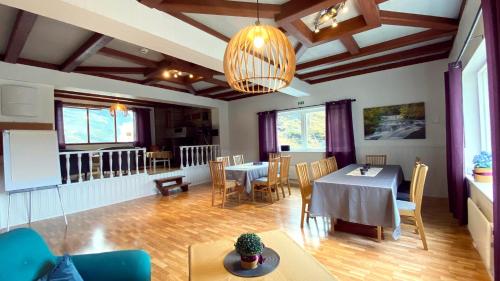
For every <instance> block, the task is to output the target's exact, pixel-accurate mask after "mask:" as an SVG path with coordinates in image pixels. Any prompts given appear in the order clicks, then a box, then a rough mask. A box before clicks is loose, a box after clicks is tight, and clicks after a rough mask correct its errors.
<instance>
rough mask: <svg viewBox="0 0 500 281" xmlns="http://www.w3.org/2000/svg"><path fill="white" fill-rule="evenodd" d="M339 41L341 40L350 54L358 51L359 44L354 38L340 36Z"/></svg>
mask: <svg viewBox="0 0 500 281" xmlns="http://www.w3.org/2000/svg"><path fill="white" fill-rule="evenodd" d="M340 42H342V44H343V45H344V47H345V48H346V49H347V51H349V53H351V54H352V55H355V54H358V53H359V45H358V43H357V42H356V40H354V37H352V36H342V37H340Z"/></svg>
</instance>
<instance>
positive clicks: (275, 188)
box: [271, 183, 280, 201]
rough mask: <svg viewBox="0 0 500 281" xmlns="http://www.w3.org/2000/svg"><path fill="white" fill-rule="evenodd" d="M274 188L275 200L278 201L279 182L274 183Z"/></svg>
mask: <svg viewBox="0 0 500 281" xmlns="http://www.w3.org/2000/svg"><path fill="white" fill-rule="evenodd" d="M274 190H275V191H276V198H278V199H276V201H280V191H279V183H277V184H275V185H274ZM271 192H273V189H271Z"/></svg>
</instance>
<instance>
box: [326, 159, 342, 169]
mask: <svg viewBox="0 0 500 281" xmlns="http://www.w3.org/2000/svg"><path fill="white" fill-rule="evenodd" d="M326 160H327V162H326V164H327V167H328V172H329V173H333V172H335V171H337V170H338V169H339V167H338V165H337V158H335V156H332V157H328V158H326Z"/></svg>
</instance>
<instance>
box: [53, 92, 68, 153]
mask: <svg viewBox="0 0 500 281" xmlns="http://www.w3.org/2000/svg"><path fill="white" fill-rule="evenodd" d="M63 120H64V119H63V102H62V101H59V100H56V101H55V102H54V127H55V129H56V131H57V142H58V143H59V148H60V149H64V148H66V141H65V140H64V122H63Z"/></svg>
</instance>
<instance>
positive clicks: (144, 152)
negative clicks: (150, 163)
mask: <svg viewBox="0 0 500 281" xmlns="http://www.w3.org/2000/svg"><path fill="white" fill-rule="evenodd" d="M142 156H143V157H142V161H143V162H144V173H145V174H147V173H148V170H147V169H146V148H142Z"/></svg>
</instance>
